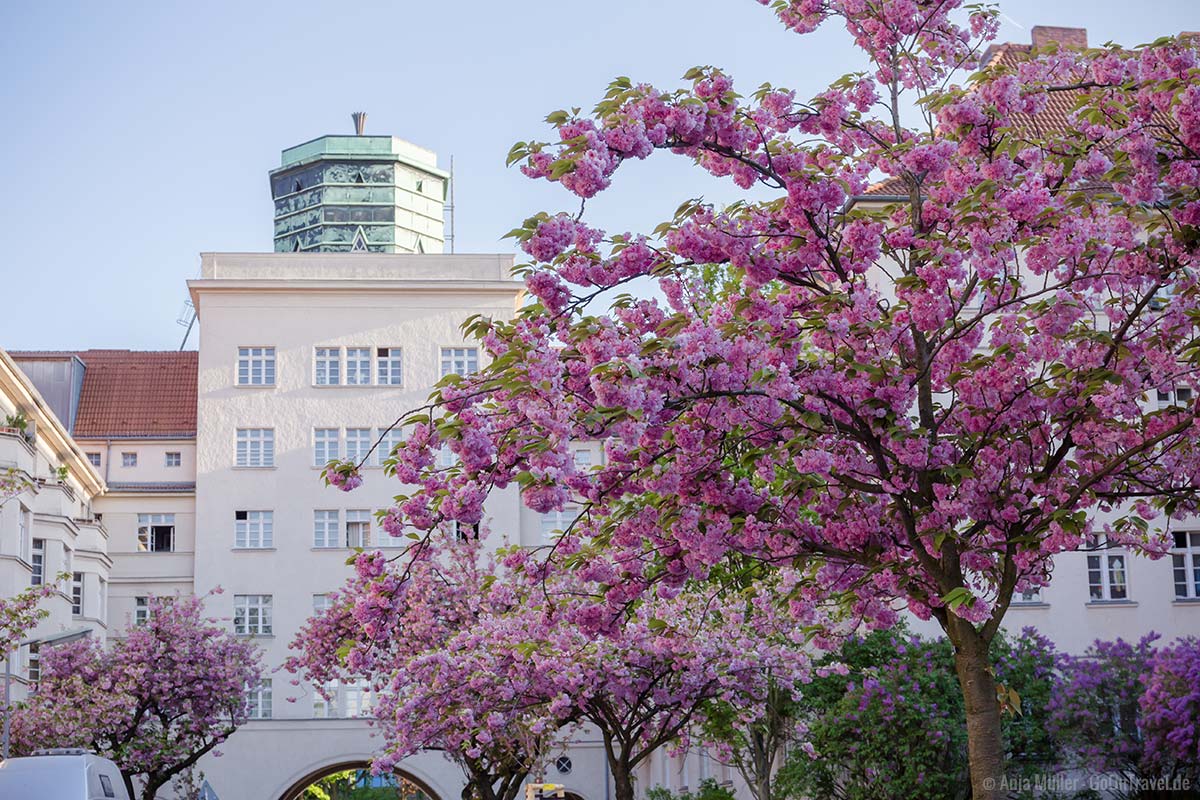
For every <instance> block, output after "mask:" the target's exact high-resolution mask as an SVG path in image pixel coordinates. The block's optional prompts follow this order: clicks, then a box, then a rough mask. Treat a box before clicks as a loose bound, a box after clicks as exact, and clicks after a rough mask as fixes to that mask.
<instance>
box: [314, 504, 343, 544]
mask: <svg viewBox="0 0 1200 800" xmlns="http://www.w3.org/2000/svg"><path fill="white" fill-rule="evenodd" d="M341 519H342V512H340V511H338V510H337V509H336V508H318V509H314V510H313V547H315V548H319V549H322V550H324V549H328V548H332V547H338V546H339V542H340V541H341V536H342V525H341Z"/></svg>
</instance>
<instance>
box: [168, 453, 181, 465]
mask: <svg viewBox="0 0 1200 800" xmlns="http://www.w3.org/2000/svg"><path fill="white" fill-rule="evenodd" d="M182 463H183V454H182V453H167V466H168V467H178V466H179V465H180V464H182Z"/></svg>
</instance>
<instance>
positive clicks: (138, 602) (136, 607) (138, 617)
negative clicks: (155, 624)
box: [133, 597, 151, 625]
mask: <svg viewBox="0 0 1200 800" xmlns="http://www.w3.org/2000/svg"><path fill="white" fill-rule="evenodd" d="M150 616H151V614H150V598H149V597H135V598H133V624H134V625H145V624H146V623H147V622H149V621H150Z"/></svg>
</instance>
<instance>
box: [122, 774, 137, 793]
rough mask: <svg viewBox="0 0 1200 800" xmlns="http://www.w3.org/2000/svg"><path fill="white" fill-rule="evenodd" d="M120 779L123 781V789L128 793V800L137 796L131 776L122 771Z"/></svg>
mask: <svg viewBox="0 0 1200 800" xmlns="http://www.w3.org/2000/svg"><path fill="white" fill-rule="evenodd" d="M121 780H123V781H124V782H125V791H126V792H128V793H129V800H134V799H135V798H136V797H137V792H136V791H135V790H134V788H133V776H132V775H130V774H128V773H126V772H122V773H121Z"/></svg>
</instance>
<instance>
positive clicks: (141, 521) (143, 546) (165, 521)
mask: <svg viewBox="0 0 1200 800" xmlns="http://www.w3.org/2000/svg"><path fill="white" fill-rule="evenodd" d="M137 521H138V528H137V547H138V552H139V553H174V552H175V533H176V528H175V515H174V514H138V515H137ZM155 528H170V529H171V534H170V541H169V543H168V544H169V546H168V547H166V548H160V547H157V546H156V544H155V543H156V541H157V540H156V539H155V536H154V529H155Z"/></svg>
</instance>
